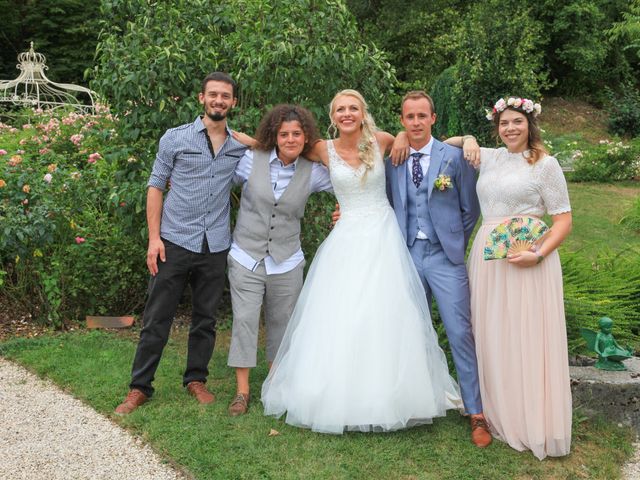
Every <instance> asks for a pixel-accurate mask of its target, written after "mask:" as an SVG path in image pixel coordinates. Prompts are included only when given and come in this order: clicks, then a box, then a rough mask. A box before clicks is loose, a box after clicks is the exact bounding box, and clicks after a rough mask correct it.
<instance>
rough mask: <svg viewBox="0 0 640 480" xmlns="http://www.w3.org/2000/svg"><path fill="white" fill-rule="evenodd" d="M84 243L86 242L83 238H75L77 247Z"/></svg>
mask: <svg viewBox="0 0 640 480" xmlns="http://www.w3.org/2000/svg"><path fill="white" fill-rule="evenodd" d="M85 241H86V240H85V239H84V238H82V237H76V243H77V244H78V245H80V244H81V243H84V242H85Z"/></svg>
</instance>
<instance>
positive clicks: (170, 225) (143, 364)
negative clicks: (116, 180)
mask: <svg viewBox="0 0 640 480" xmlns="http://www.w3.org/2000/svg"><path fill="white" fill-rule="evenodd" d="M198 99H199V101H200V103H201V104H202V105H203V106H204V115H202V116H199V117H198V118H196V119H195V121H194V122H193V123H189V124H186V125H182V126H180V127H177V128H172V129H170V130H167V132H166V133H165V134H164V135H163V137H162V138H161V139H160V146H159V148H158V154H157V157H156V160H155V162H154V164H153V171H152V173H151V177H150V178H149V183H148V191H147V222H148V225H149V248H148V250H147V267H148V268H149V272H150V273H151V279H150V281H149V292H148V299H147V304H146V306H145V312H144V320H143V328H142V330H141V332H140V341H139V342H138V348H137V351H136V355H135V358H134V361H133V367H132V371H131V383H130V385H129V387H130V390H129V394H128V395H127V397H126V398H125V400H124V402H123V403H121V404H120V405H119V406H118V407H117V408H116V410H115V412H116V413H117V414H120V415H126V414H128V413H131V412H132V411H133V410H135V409H136V408H137V407H138V406H140V405H142V404H143V403H144V402H146V401H147V400H148V399H149V397H151V395H152V394H153V387H152V386H151V383H152V382H153V378H154V375H155V372H156V369H157V368H158V363H159V362H160V357H161V356H162V350H163V348H164V346H165V344H166V343H167V340H168V338H169V332H170V329H171V324H172V322H173V318H174V316H175V313H176V309H177V307H178V303H179V301H180V297H181V296H182V292H183V290H184V288H185V286H186V284H187V283H189V284H190V286H191V291H192V303H193V310H192V317H191V328H190V330H189V344H188V353H187V368H186V370H185V373H184V377H183V384H184V385H185V386H186V387H187V390H188V391H189V393H190V394H191V395H193V396H194V397H195V398H196V399H197V400H198V401H199V402H200V403H202V404H207V403H211V402H213V401H214V400H215V397H214V395H213V394H212V393H210V392H209V391H208V390H207V388H206V386H205V383H206V381H207V375H208V374H209V370H208V364H209V360H210V359H211V355H212V353H213V346H214V343H215V322H216V319H215V317H214V312H215V310H216V307H217V305H218V302H219V301H220V298H221V297H222V291H223V288H224V284H225V269H226V265H227V253H228V251H229V246H230V244H231V234H230V228H229V211H230V204H229V194H230V190H231V186H232V181H233V173H234V170H235V168H236V165H237V164H238V162H239V161H240V158H241V157H242V156H243V154H244V152H245V150H246V148H247V147H246V146H245V145H242V144H241V143H239V142H238V141H236V140H235V139H234V138H233V137H232V136H231V131H230V130H229V127H228V126H227V120H226V119H227V114H228V113H229V111H230V110H231V109H232V108H233V107H234V106H235V105H236V102H237V86H236V83H235V82H234V80H233V79H232V78H231V77H230V76H229V75H227V74H225V73H221V72H215V73H212V74H210V75H208V76H207V77H206V78H205V79H204V81H203V82H202V91H201V92H200V93H199V95H198ZM167 185H169V186H170V188H169V191H168V193H167V194H166V197H165V198H164V204H163V196H164V195H163V194H164V192H165V190H166V189H167ZM158 260H159V261H158Z"/></svg>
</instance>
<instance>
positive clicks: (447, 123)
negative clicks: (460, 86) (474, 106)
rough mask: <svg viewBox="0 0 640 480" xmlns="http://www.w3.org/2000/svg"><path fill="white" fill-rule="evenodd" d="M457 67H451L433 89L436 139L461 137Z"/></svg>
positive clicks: (440, 76)
mask: <svg viewBox="0 0 640 480" xmlns="http://www.w3.org/2000/svg"><path fill="white" fill-rule="evenodd" d="M456 76H457V73H456V67H449V68H447V69H446V70H444V71H443V72H442V73H441V74H440V75H439V76H438V78H436V80H435V82H434V84H433V88H432V89H431V92H430V93H431V98H432V99H433V103H434V105H435V107H436V113H437V115H438V116H437V118H436V123H435V124H434V125H433V127H432V133H433V135H434V136H435V137H436V138H448V137H452V136H455V135H461V134H462V133H463V132H462V120H461V119H460V108H459V105H458V103H457V102H456V100H455V91H454V89H455V82H456Z"/></svg>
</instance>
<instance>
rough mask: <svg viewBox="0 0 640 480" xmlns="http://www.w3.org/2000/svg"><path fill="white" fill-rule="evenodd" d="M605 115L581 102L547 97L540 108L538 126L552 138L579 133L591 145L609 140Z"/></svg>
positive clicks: (601, 111)
mask: <svg viewBox="0 0 640 480" xmlns="http://www.w3.org/2000/svg"><path fill="white" fill-rule="evenodd" d="M608 120H609V116H608V115H607V113H606V112H605V111H604V110H602V109H600V108H598V107H594V106H593V105H590V104H588V103H586V102H584V101H582V100H576V99H573V98H571V99H568V98H563V97H547V98H545V100H544V104H543V106H542V115H540V125H541V127H542V129H543V130H545V131H546V132H547V133H548V134H550V135H553V136H560V135H566V134H576V133H579V134H580V135H581V136H582V137H583V138H584V139H585V140H587V141H589V142H593V143H598V141H600V140H603V139H609V138H610V134H609V132H608V131H607V122H608Z"/></svg>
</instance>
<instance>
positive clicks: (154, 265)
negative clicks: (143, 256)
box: [147, 238, 166, 277]
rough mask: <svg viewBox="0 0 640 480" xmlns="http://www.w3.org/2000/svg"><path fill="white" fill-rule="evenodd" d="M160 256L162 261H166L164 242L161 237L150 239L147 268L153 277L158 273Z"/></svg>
mask: <svg viewBox="0 0 640 480" xmlns="http://www.w3.org/2000/svg"><path fill="white" fill-rule="evenodd" d="M158 257H160V261H161V262H164V261H166V256H165V252H164V243H163V242H162V239H160V238H157V239H154V240H152V239H149V248H148V249H147V268H148V269H149V273H150V274H151V276H153V277H155V276H156V274H157V273H158Z"/></svg>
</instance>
